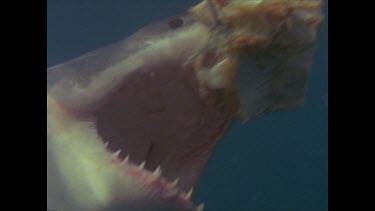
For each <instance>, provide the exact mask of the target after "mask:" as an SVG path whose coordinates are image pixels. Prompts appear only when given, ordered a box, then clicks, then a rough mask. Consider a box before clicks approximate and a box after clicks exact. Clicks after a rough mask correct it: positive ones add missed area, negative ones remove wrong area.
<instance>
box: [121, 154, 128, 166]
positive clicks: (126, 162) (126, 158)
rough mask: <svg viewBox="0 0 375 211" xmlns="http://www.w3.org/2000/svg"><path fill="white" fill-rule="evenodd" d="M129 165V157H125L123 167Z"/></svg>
mask: <svg viewBox="0 0 375 211" xmlns="http://www.w3.org/2000/svg"><path fill="white" fill-rule="evenodd" d="M128 163H129V155H127V156H126V157H125V159H124V160H123V161H122V162H121V165H126V164H128Z"/></svg>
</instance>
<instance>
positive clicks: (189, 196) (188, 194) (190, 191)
mask: <svg viewBox="0 0 375 211" xmlns="http://www.w3.org/2000/svg"><path fill="white" fill-rule="evenodd" d="M193 189H194V188H190V190H189V192H188V193H187V194H186V195H185V197H184V198H185V199H186V200H190V199H191V195H192V193H193Z"/></svg>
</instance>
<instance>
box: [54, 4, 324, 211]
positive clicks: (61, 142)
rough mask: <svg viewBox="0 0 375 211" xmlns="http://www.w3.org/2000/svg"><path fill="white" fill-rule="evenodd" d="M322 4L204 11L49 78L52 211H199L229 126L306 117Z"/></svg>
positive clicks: (155, 27) (58, 69) (205, 7)
mask: <svg viewBox="0 0 375 211" xmlns="http://www.w3.org/2000/svg"><path fill="white" fill-rule="evenodd" d="M320 7H321V3H320V2H319V1H298V0H263V1H253V0H227V1H222V0H221V1H219V0H212V1H209V0H204V1H202V2H201V3H200V4H198V5H196V6H195V7H193V8H191V9H190V10H189V12H188V13H187V14H185V15H182V16H176V17H174V18H171V19H167V20H164V21H161V22H158V23H155V24H152V25H149V26H146V27H144V28H142V29H140V30H139V31H138V32H136V33H135V34H133V35H132V36H130V37H129V38H127V39H125V40H123V41H120V42H118V43H115V44H113V45H110V46H107V47H104V48H101V49H98V50H96V51H93V52H89V53H87V54H84V55H82V56H80V57H78V58H76V59H73V60H70V61H67V62H65V63H62V64H59V65H56V66H53V67H50V68H48V69H47V79H48V80H47V91H48V93H47V196H48V198H47V199H48V204H47V207H48V209H50V210H62V211H63V210H73V211H74V210H90V211H91V210H92V211H104V210H108V211H115V210H129V211H137V210H149V211H153V210H155V211H156V210H172V211H174V210H197V211H199V210H203V204H201V205H198V206H197V205H195V204H194V203H193V202H192V200H191V197H192V195H193V189H194V186H195V185H196V184H197V182H198V181H199V177H200V175H201V174H202V172H203V170H204V167H205V165H206V163H207V161H208V159H209V158H210V156H211V154H212V152H213V151H214V149H215V146H216V144H217V143H218V142H219V140H220V138H221V137H222V135H223V134H224V132H225V130H226V129H227V127H228V126H229V125H230V123H231V121H232V120H233V119H234V118H236V117H239V118H242V119H243V120H248V119H251V118H255V117H260V116H263V115H265V114H267V113H270V112H272V111H278V110H282V109H290V108H294V107H298V106H301V105H302V104H303V97H304V91H305V84H306V81H307V78H308V72H309V68H310V65H311V60H312V56H313V44H314V41H315V38H316V34H317V30H318V28H319V24H320V23H321V21H322V17H321V16H320Z"/></svg>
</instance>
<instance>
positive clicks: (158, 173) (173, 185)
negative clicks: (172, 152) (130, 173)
mask: <svg viewBox="0 0 375 211" xmlns="http://www.w3.org/2000/svg"><path fill="white" fill-rule="evenodd" d="M107 146H108V142H106V143H105V147H106V148H107ZM120 153H121V149H119V150H117V151H116V152H114V153H113V154H112V159H119V158H120V157H119V156H120ZM129 159H130V155H127V156H126V157H125V159H124V160H123V161H121V163H120V165H125V164H129ZM145 165H146V162H145V161H143V162H142V163H141V164H140V165H139V166H138V169H139V170H145V171H148V170H147V169H144V167H145ZM161 174H162V170H161V168H160V166H158V167H157V168H156V169H155V171H154V172H153V173H152V175H153V176H154V177H155V178H160V177H161ZM179 179H180V178H179V177H177V178H176V179H175V180H174V181H173V182H168V184H169V185H170V187H171V188H176V186H177V184H178V181H179ZM193 189H194V188H193V187H192V188H190V190H189V192H188V193H187V194H185V195H184V199H185V200H188V201H190V199H191V195H192V194H193ZM203 208H204V203H201V204H200V205H198V206H197V208H196V211H203Z"/></svg>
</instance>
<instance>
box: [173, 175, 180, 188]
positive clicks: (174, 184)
mask: <svg viewBox="0 0 375 211" xmlns="http://www.w3.org/2000/svg"><path fill="white" fill-rule="evenodd" d="M178 180H180V178H179V177H177V178H176V179H175V180H174V181H173V182H172V183H171V185H172V187H176V185H177V183H178Z"/></svg>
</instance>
